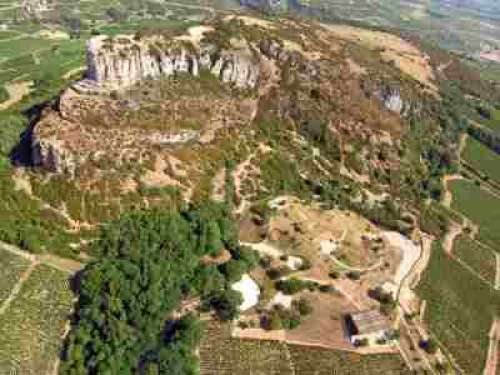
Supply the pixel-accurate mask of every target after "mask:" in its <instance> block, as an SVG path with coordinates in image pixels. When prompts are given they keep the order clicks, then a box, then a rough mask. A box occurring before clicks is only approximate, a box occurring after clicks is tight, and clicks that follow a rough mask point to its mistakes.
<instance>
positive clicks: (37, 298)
mask: <svg viewBox="0 0 500 375" xmlns="http://www.w3.org/2000/svg"><path fill="white" fill-rule="evenodd" d="M0 256H1V259H2V266H3V265H4V263H5V264H7V262H8V263H9V264H10V265H12V266H13V267H12V271H11V272H10V273H6V272H2V274H1V279H0V281H1V285H2V293H3V294H6V293H10V292H7V289H6V287H7V285H9V284H10V285H11V284H14V283H16V282H17V281H18V280H17V277H15V275H14V274H13V273H14V272H17V275H19V273H20V272H21V271H22V269H23V268H26V267H27V265H28V263H27V261H26V262H25V261H23V260H21V259H22V258H18V257H17V256H16V255H11V254H10V253H7V252H5V251H2V252H1V253H0ZM72 298H73V297H72V293H71V291H70V289H69V287H68V274H67V273H64V272H61V271H57V270H55V269H53V268H50V267H49V266H46V265H37V266H36V267H35V268H34V270H33V271H32V273H31V274H30V275H29V278H28V279H26V280H25V281H24V283H23V284H22V286H21V288H20V290H19V293H18V294H16V295H15V297H14V298H13V299H12V300H11V302H10V304H9V305H8V306H7V307H6V309H5V311H4V312H3V313H0V374H27V375H31V374H49V373H52V372H53V368H54V364H55V360H56V358H57V356H58V353H59V350H60V348H61V336H62V334H63V332H64V327H65V324H66V321H67V318H68V315H69V313H70V311H71V307H72Z"/></svg>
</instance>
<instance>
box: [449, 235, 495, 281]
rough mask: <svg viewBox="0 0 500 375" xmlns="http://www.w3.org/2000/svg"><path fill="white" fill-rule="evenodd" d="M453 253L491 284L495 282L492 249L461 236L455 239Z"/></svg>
mask: <svg viewBox="0 0 500 375" xmlns="http://www.w3.org/2000/svg"><path fill="white" fill-rule="evenodd" d="M453 253H454V254H455V255H456V256H457V257H458V258H460V259H461V260H462V261H464V262H465V263H467V264H468V265H469V266H470V267H471V268H472V269H473V270H474V271H476V272H477V273H478V275H480V276H481V277H483V278H484V279H485V280H487V281H489V282H491V283H492V284H493V283H494V282H495V275H496V259H495V254H494V253H493V251H490V250H488V249H487V248H485V247H482V246H480V245H479V244H478V243H476V242H474V241H472V240H470V239H468V238H467V237H465V236H461V237H459V238H458V239H457V240H456V241H455V245H454V247H453Z"/></svg>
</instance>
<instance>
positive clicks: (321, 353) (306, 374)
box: [289, 346, 408, 375]
mask: <svg viewBox="0 0 500 375" xmlns="http://www.w3.org/2000/svg"><path fill="white" fill-rule="evenodd" d="M289 351H290V357H291V360H292V362H293V364H294V369H295V373H296V374H301V375H302V374H303V375H330V374H339V375H340V374H353V375H354V374H356V375H382V374H383V375H393V374H394V375H395V374H407V373H408V369H407V368H406V367H405V364H404V362H403V361H402V360H401V358H400V357H399V356H397V355H390V354H384V355H363V356H361V355H358V354H353V353H345V352H339V351H330V350H324V349H314V348H305V347H301V346H289Z"/></svg>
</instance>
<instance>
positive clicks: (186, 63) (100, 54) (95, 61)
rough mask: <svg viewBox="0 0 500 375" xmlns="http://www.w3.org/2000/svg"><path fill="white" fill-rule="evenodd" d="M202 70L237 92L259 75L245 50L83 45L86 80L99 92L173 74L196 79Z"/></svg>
mask: <svg viewBox="0 0 500 375" xmlns="http://www.w3.org/2000/svg"><path fill="white" fill-rule="evenodd" d="M202 69H205V70H207V71H210V72H211V73H212V74H214V75H215V76H217V77H218V78H219V79H221V80H222V81H223V82H226V83H230V84H233V85H234V86H236V87H238V88H254V87H255V86H256V85H257V82H258V79H259V73H260V71H259V64H258V61H257V59H256V58H255V57H254V56H253V55H252V54H251V53H250V51H245V50H238V51H218V48H217V46H215V45H210V44H207V45H203V46H201V47H194V46H192V45H188V44H187V43H185V42H176V41H175V40H166V39H164V38H163V37H152V38H149V39H144V40H135V39H133V38H131V37H124V36H121V37H117V38H114V39H112V38H109V37H106V36H98V37H94V38H92V39H90V41H89V42H88V43H87V77H86V79H87V81H90V82H91V83H92V84H93V85H95V86H99V87H103V88H109V89H120V88H125V87H128V86H131V85H134V84H135V83H137V82H140V81H141V80H144V79H148V78H159V77H161V76H171V75H175V74H190V75H193V76H198V75H199V73H200V70H202ZM85 84H88V82H86V83H85ZM85 84H83V85H80V88H82V87H83V86H85Z"/></svg>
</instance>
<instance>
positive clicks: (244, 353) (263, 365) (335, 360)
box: [200, 322, 408, 375]
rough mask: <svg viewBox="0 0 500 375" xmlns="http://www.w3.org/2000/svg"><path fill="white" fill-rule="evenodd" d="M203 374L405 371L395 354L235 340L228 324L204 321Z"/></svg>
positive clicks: (390, 374)
mask: <svg viewBox="0 0 500 375" xmlns="http://www.w3.org/2000/svg"><path fill="white" fill-rule="evenodd" d="M200 356H201V373H202V374H203V375H226V374H227V375H229V374H231V375H232V374H238V375H292V374H301V375H330V374H356V375H368V374H370V375H378V374H380V375H382V374H384V375H386V374H387V375H393V374H394V375H395V374H406V373H407V372H408V370H407V368H406V367H405V364H404V362H403V361H402V359H401V358H400V357H399V356H397V355H373V356H371V355H369V356H366V355H365V356H361V355H358V354H353V353H345V352H340V351H332V350H324V349H316V348H306V347H301V346H295V345H287V344H283V343H279V342H273V341H255V340H238V339H232V338H231V337H230V327H229V326H228V325H219V324H217V323H214V322H207V326H206V330H205V333H204V338H203V340H202V344H201V348H200Z"/></svg>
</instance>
